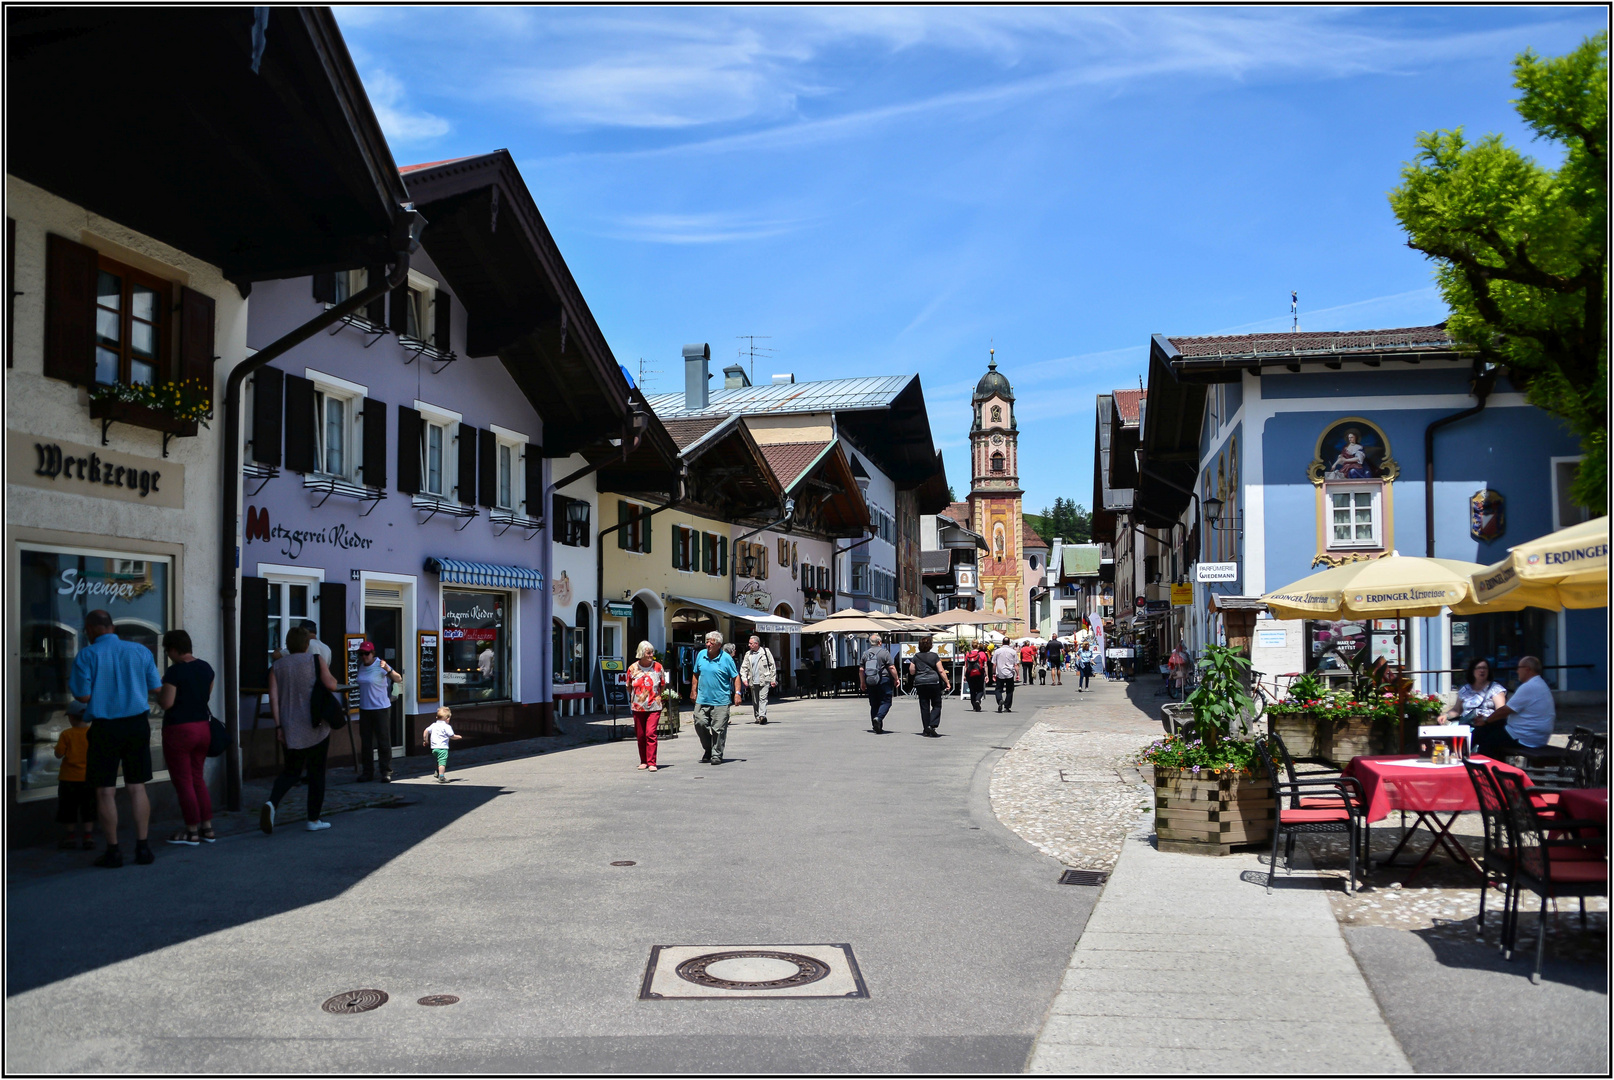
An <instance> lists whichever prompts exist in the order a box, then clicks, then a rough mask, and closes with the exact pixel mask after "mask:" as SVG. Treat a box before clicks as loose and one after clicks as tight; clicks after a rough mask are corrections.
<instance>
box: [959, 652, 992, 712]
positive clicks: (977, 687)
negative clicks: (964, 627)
mask: <svg viewBox="0 0 1614 1080" xmlns="http://www.w3.org/2000/svg"><path fill="white" fill-rule="evenodd" d="M987 663H988V658H987V655H986V652H985V650H983V649H982V648H981V646H980V644H979V643H978V642H977V643H976V644H974V645H971V646H970V651H969V652H967V653H965V654H964V681H965V682H966V683H968V684H969V688H970V706H971V707H972V708H974V710H975V711H976V712H980V711H981V698H982V696H983V695H985V693H986V666H987Z"/></svg>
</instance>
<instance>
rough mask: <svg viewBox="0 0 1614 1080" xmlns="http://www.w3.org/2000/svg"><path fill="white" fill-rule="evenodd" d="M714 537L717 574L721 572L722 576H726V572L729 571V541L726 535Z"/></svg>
mask: <svg viewBox="0 0 1614 1080" xmlns="http://www.w3.org/2000/svg"><path fill="white" fill-rule="evenodd" d="M716 539H717V572H718V573H719V574H721V575H722V576H724V577H727V576H728V572H729V541H728V537H726V536H719V537H717V538H716Z"/></svg>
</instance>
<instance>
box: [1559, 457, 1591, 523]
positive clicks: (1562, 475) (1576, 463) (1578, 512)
mask: <svg viewBox="0 0 1614 1080" xmlns="http://www.w3.org/2000/svg"><path fill="white" fill-rule="evenodd" d="M1581 460H1582V459H1581V458H1579V457H1555V458H1553V459H1552V527H1553V528H1554V529H1567V528H1569V526H1571V525H1579V524H1580V523H1581V522H1583V521H1590V520H1591V517H1592V512H1591V511H1590V510H1589V509H1587V508H1586V507H1584V506H1580V505H1578V504H1577V503H1576V502H1575V500H1574V499H1573V498H1571V497H1570V491H1571V490H1572V489H1573V488H1574V486H1575V475H1576V473H1578V472H1579V471H1580V463H1581Z"/></svg>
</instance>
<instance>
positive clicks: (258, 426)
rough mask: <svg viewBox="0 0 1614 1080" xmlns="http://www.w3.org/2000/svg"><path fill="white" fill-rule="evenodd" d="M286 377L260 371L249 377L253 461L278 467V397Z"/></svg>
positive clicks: (267, 369)
mask: <svg viewBox="0 0 1614 1080" xmlns="http://www.w3.org/2000/svg"><path fill="white" fill-rule="evenodd" d="M285 375H286V373H285V372H283V371H281V370H280V369H279V368H276V367H261V368H259V369H258V370H257V371H256V372H254V373H253V375H252V460H253V461H256V462H257V463H258V464H260V465H279V464H280V397H281V391H282V389H283V387H284V385H285Z"/></svg>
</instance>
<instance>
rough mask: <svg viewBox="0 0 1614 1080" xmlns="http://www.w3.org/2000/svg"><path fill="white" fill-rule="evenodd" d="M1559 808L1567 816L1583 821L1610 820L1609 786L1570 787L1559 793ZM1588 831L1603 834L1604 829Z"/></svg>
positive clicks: (1598, 834)
mask: <svg viewBox="0 0 1614 1080" xmlns="http://www.w3.org/2000/svg"><path fill="white" fill-rule="evenodd" d="M1558 810H1559V812H1560V813H1562V814H1563V816H1564V817H1566V818H1572V819H1576V820H1581V821H1607V820H1608V788H1606V787H1600V788H1569V789H1567V790H1565V791H1560V792H1559V793H1558ZM1587 832H1588V833H1591V835H1594V836H1602V835H1603V830H1601V829H1598V830H1595V831H1592V830H1590V829H1588V830H1587Z"/></svg>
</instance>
